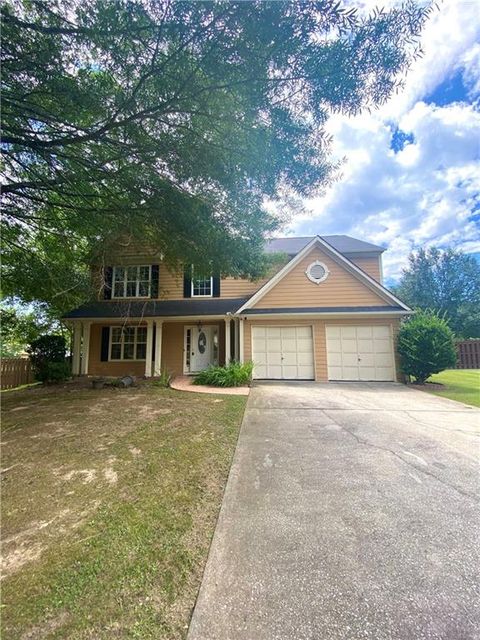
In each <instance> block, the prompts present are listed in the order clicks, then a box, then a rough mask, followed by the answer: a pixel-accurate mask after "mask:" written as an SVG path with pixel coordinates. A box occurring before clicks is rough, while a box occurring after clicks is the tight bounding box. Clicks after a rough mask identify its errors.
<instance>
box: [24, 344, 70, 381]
mask: <svg viewBox="0 0 480 640" xmlns="http://www.w3.org/2000/svg"><path fill="white" fill-rule="evenodd" d="M27 351H28V353H29V354H30V359H31V361H32V366H33V370H34V372H35V378H36V379H37V380H40V381H41V382H61V381H63V380H66V379H68V378H69V377H70V364H69V363H68V362H67V361H66V360H65V355H66V343H65V338H64V337H63V336H56V335H44V336H40V337H39V338H37V339H36V340H34V341H33V342H32V343H31V345H30V346H29V348H28V349H27Z"/></svg>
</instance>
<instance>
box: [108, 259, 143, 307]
mask: <svg viewBox="0 0 480 640" xmlns="http://www.w3.org/2000/svg"><path fill="white" fill-rule="evenodd" d="M132 267H135V268H136V269H137V278H136V283H135V295H134V296H127V295H123V296H116V295H114V294H115V269H123V270H124V272H125V275H124V278H123V291H124V293H125V294H126V293H127V269H129V268H132ZM147 267H148V295H145V296H139V295H138V288H139V286H140V282H144V280H140V279H139V278H138V275H139V269H144V268H147ZM151 293H152V265H151V264H128V265H121V264H117V265H115V266H114V267H113V268H112V295H111V299H112V300H132V299H135V300H147V299H148V298H150V295H151Z"/></svg>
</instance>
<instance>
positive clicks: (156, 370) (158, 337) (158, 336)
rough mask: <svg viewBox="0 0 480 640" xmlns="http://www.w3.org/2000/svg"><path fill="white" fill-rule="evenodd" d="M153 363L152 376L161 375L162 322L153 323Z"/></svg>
mask: <svg viewBox="0 0 480 640" xmlns="http://www.w3.org/2000/svg"><path fill="white" fill-rule="evenodd" d="M155 327H156V328H155V362H154V366H153V375H154V376H161V375H162V332H163V320H156V321H155Z"/></svg>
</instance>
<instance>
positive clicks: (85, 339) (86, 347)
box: [80, 322, 90, 376]
mask: <svg viewBox="0 0 480 640" xmlns="http://www.w3.org/2000/svg"><path fill="white" fill-rule="evenodd" d="M82 334H83V335H82V363H81V368H80V371H81V372H82V375H84V376H88V360H89V355H90V353H89V352H90V322H82Z"/></svg>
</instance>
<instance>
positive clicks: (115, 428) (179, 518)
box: [1, 385, 246, 640]
mask: <svg viewBox="0 0 480 640" xmlns="http://www.w3.org/2000/svg"><path fill="white" fill-rule="evenodd" d="M245 400H246V399H245V398H244V397H241V396H226V395H223V396H218V395H204V394H202V395H200V394H193V393H181V392H177V391H173V390H164V389H159V388H156V387H154V386H147V385H145V386H140V387H138V388H136V389H123V390H120V389H102V390H100V391H98V390H92V389H89V388H78V387H75V385H69V386H68V385H67V386H65V387H63V388H59V389H52V388H49V389H40V388H35V389H26V390H25V391H21V392H19V393H16V394H14V393H9V394H7V395H6V396H5V397H3V398H2V403H3V420H2V435H3V460H2V487H3V491H2V498H3V500H2V535H3V537H4V542H3V560H4V573H5V578H4V580H3V582H2V592H3V593H2V599H3V608H2V634H1V637H2V638H3V639H4V640H9V639H11V640H13V639H18V638H29V639H30V640H35V639H37V638H38V639H40V638H41V639H42V640H43V639H44V638H48V639H53V638H58V639H59V638H62V639H63V638H68V639H69V640H80V639H87V638H89V639H90V638H95V640H102V639H105V638H118V639H120V640H122V639H126V638H141V639H147V638H152V639H153V638H155V639H161V638H168V639H169V640H174V639H181V638H185V636H186V633H187V628H188V623H189V619H190V615H191V611H192V608H193V606H194V603H195V598H196V595H197V592H198V587H199V585H200V581H201V576H202V571H203V567H204V564H205V561H206V557H207V554H208V549H209V545H210V541H211V536H212V534H213V530H214V527H215V522H216V518H217V516H218V510H219V507H220V503H221V499H222V495H223V490H224V486H225V483H226V478H227V475H228V471H229V468H230V464H231V459H232V455H233V451H234V448H235V444H236V441H237V436H238V430H239V425H240V422H241V419H242V416H243V411H244V408H245Z"/></svg>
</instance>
